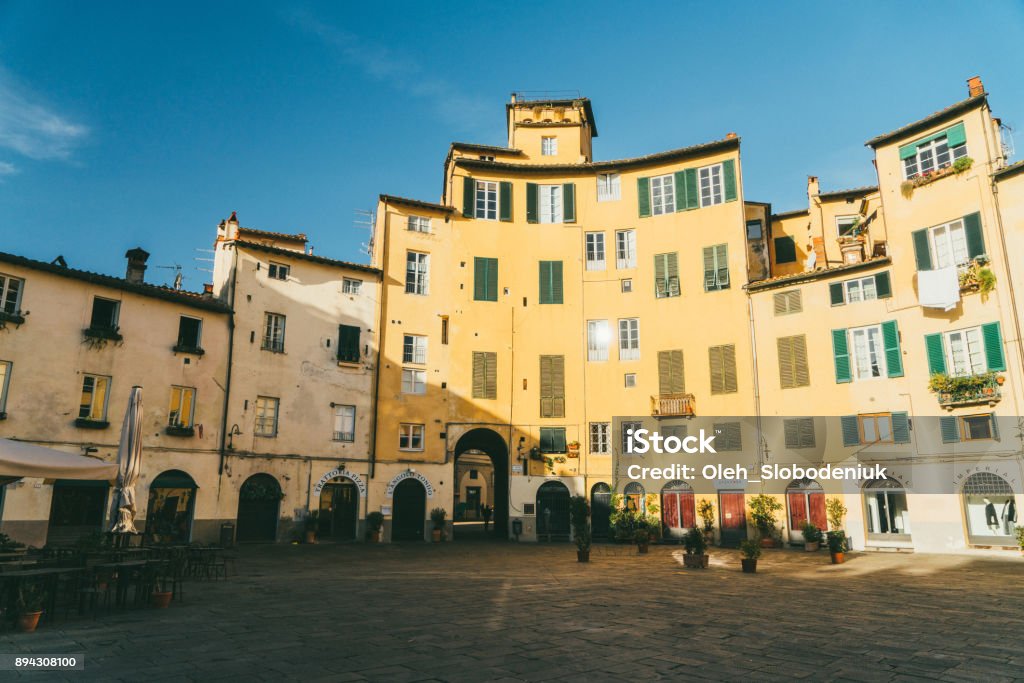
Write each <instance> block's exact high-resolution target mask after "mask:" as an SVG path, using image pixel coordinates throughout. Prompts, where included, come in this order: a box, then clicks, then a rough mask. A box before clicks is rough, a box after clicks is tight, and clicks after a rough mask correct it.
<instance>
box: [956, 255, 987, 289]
mask: <svg viewBox="0 0 1024 683" xmlns="http://www.w3.org/2000/svg"><path fill="white" fill-rule="evenodd" d="M988 264H989V258H988V256H987V255H985V254H982V255H981V256H975V257H974V258H973V259H971V260H970V261H968V262H967V263H963V264H961V265H959V266H957V277H958V279H959V281H960V293H961V294H971V293H974V292H979V293H980V294H981V297H982V300H984V299H985V297H986V296H988V294H989V293H990V292H991V291H992V290H993V289H995V288H996V275H995V273H993V272H992V269H991V268H989V267H988Z"/></svg>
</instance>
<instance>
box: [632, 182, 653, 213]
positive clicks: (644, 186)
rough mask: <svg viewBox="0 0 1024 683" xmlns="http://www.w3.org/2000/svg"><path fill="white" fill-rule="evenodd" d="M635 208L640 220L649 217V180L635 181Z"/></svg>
mask: <svg viewBox="0 0 1024 683" xmlns="http://www.w3.org/2000/svg"><path fill="white" fill-rule="evenodd" d="M636 198H637V208H638V209H639V211H640V218H647V217H648V216H650V215H651V179H650V178H637V179H636Z"/></svg>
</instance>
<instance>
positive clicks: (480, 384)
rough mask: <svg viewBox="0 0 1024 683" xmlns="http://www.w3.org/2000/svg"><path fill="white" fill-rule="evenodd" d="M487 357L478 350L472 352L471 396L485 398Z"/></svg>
mask: <svg viewBox="0 0 1024 683" xmlns="http://www.w3.org/2000/svg"><path fill="white" fill-rule="evenodd" d="M486 393H487V358H486V354H484V353H482V352H480V351H474V352H473V398H487V396H486Z"/></svg>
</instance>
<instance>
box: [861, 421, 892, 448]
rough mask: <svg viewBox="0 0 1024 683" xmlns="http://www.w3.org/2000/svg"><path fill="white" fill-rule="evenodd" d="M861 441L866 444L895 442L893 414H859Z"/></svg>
mask: <svg viewBox="0 0 1024 683" xmlns="http://www.w3.org/2000/svg"><path fill="white" fill-rule="evenodd" d="M857 419H858V421H859V423H860V442H861V443H864V444H873V443H893V435H892V414H891V413H876V414H870V415H858V416H857Z"/></svg>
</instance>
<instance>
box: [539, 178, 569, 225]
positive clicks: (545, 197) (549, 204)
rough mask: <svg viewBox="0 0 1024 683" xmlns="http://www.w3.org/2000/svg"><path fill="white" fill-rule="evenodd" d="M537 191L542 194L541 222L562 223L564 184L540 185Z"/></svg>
mask: <svg viewBox="0 0 1024 683" xmlns="http://www.w3.org/2000/svg"><path fill="white" fill-rule="evenodd" d="M537 192H538V193H539V194H540V222H541V223H561V222H562V215H563V214H562V186H561V185H538V186H537Z"/></svg>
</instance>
